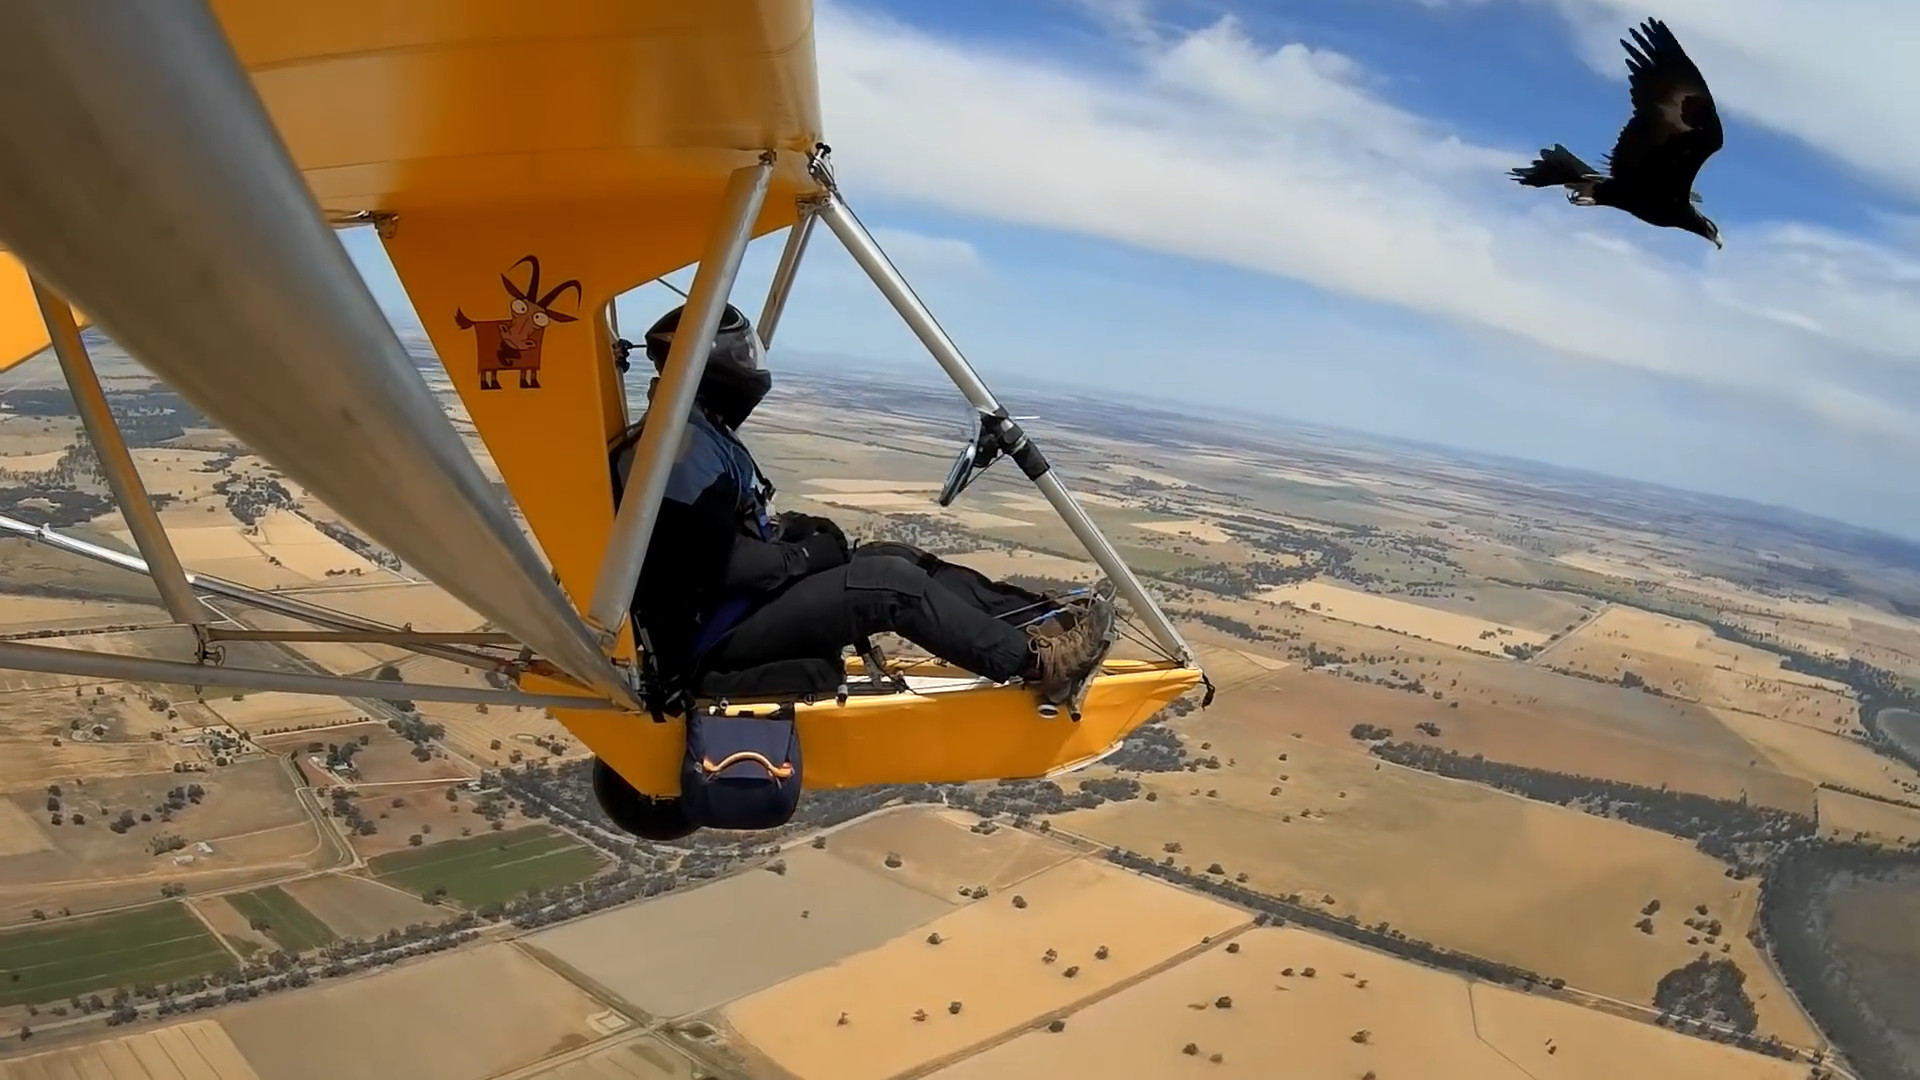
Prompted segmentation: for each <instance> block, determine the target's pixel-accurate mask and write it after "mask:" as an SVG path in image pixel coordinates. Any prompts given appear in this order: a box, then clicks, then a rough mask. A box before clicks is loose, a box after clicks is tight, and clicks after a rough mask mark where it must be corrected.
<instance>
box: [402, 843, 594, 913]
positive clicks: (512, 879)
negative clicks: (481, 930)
mask: <svg viewBox="0 0 1920 1080" xmlns="http://www.w3.org/2000/svg"><path fill="white" fill-rule="evenodd" d="M601 865H602V858H601V856H599V855H598V854H596V853H595V852H594V851H593V850H592V849H590V848H587V847H585V846H584V845H582V844H581V843H580V842H579V841H577V840H575V839H573V838H572V837H570V836H567V835H565V834H563V833H560V832H557V831H555V830H554V829H552V828H551V827H549V826H545V825H528V826H525V827H524V828H519V829H513V830H509V831H506V832H500V833H487V834H483V835H480V836H474V837H471V838H467V839H459V840H442V841H439V842H436V843H434V844H433V845H431V846H428V847H422V848H420V849H418V850H412V851H396V852H392V853H389V854H386V855H381V856H378V857H376V858H374V859H372V860H369V862H368V867H369V869H371V870H372V871H373V873H374V875H375V876H376V877H378V878H380V879H381V880H383V881H386V882H389V883H391V884H394V885H397V886H399V887H401V888H404V889H408V890H410V891H412V892H414V893H416V894H422V895H424V894H427V893H443V895H445V896H446V897H447V898H448V899H451V900H453V901H454V902H456V903H459V904H462V905H465V906H466V907H469V908H479V907H485V906H486V905H488V904H493V903H498V902H500V901H502V900H508V899H511V898H513V897H516V896H519V895H520V894H522V893H524V892H526V891H527V890H529V889H546V888H551V887H553V886H555V885H564V884H567V883H569V882H574V881H580V880H582V879H584V878H587V877H591V876H592V875H593V874H595V873H597V872H598V871H599V869H600V867H601Z"/></svg>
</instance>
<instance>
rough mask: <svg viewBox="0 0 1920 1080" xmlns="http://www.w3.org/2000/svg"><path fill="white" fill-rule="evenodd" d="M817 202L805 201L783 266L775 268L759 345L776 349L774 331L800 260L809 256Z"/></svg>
mask: <svg viewBox="0 0 1920 1080" xmlns="http://www.w3.org/2000/svg"><path fill="white" fill-rule="evenodd" d="M816 205H818V202H817V200H802V201H801V203H800V213H799V216H798V217H796V218H794V221H793V228H791V229H789V230H788V231H787V243H786V246H785V247H783V248H781V249H780V262H779V264H778V265H776V266H775V267H774V268H773V282H772V284H770V285H768V286H767V303H766V306H765V307H763V308H761V309H760V326H759V329H760V345H761V347H762V348H769V349H770V348H772V347H773V331H774V328H775V327H777V326H779V325H780V316H781V314H782V313H784V312H785V311H786V310H787V298H788V297H789V296H792V295H793V277H794V274H795V272H797V271H798V270H799V269H800V258H801V256H803V255H805V254H806V253H807V241H808V240H809V239H811V238H812V236H813V223H814V220H815V217H814V207H815V206H816Z"/></svg>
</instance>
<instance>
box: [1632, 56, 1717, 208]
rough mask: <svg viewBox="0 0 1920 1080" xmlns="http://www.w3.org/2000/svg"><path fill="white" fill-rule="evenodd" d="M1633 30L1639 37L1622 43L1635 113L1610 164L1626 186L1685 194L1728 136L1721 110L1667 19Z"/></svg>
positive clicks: (1649, 194)
mask: <svg viewBox="0 0 1920 1080" xmlns="http://www.w3.org/2000/svg"><path fill="white" fill-rule="evenodd" d="M1629 33H1631V34H1632V35H1633V41H1632V42H1627V41H1622V42H1621V43H1620V44H1621V46H1622V47H1624V48H1625V49H1626V50H1627V72H1628V77H1627V82H1628V86H1629V88H1630V90H1631V94H1632V98H1633V117H1632V119H1630V120H1628V121H1627V124H1626V126H1625V127H1623V128H1622V129H1621V130H1620V138H1619V140H1618V141H1617V142H1615V143H1614V147H1613V152H1612V153H1610V154H1608V155H1607V157H1606V162H1607V169H1608V172H1609V173H1610V174H1611V176H1612V178H1613V180H1614V182H1615V183H1616V184H1617V185H1618V186H1619V187H1621V188H1631V189H1635V191H1636V192H1638V193H1641V194H1643V195H1644V196H1646V197H1650V198H1660V197H1662V196H1665V197H1666V198H1678V199H1682V200H1684V199H1685V198H1686V197H1687V193H1688V192H1690V191H1691V190H1692V189H1693V181H1694V177H1695V176H1697V175H1698V174H1699V172H1700V167H1701V166H1702V165H1704V164H1706V161H1707V158H1709V157H1711V156H1713V154H1714V152H1716V151H1718V150H1719V149H1720V147H1721V144H1722V142H1723V141H1724V134H1723V132H1722V130H1721V127H1720V114H1719V112H1718V110H1717V109H1716V108H1715V106H1714V102H1713V93H1712V91H1710V90H1709V89H1708V88H1707V81H1706V79H1705V78H1703V77H1702V76H1701V74H1700V69H1699V68H1697V67H1695V66H1694V63H1693V61H1692V59H1690V58H1689V57H1688V56H1687V54H1686V50H1684V49H1682V48H1681V47H1680V42H1679V40H1678V39H1676V38H1675V37H1674V36H1673V32H1672V31H1671V30H1668V29H1667V26H1666V24H1665V23H1663V22H1661V21H1660V20H1658V19H1648V20H1647V21H1646V22H1645V23H1643V24H1642V25H1641V26H1639V27H1637V28H1635V29H1633V30H1631V31H1629ZM1623 194H1624V193H1623Z"/></svg>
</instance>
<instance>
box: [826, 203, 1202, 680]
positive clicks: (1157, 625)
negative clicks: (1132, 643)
mask: <svg viewBox="0 0 1920 1080" xmlns="http://www.w3.org/2000/svg"><path fill="white" fill-rule="evenodd" d="M816 213H817V214H818V215H819V216H820V217H822V218H824V219H825V220H826V223H827V227H828V228H830V229H832V230H833V234H834V235H835V236H837V237H839V238H840V243H841V244H842V245H843V246H845V247H846V249H847V253H848V254H849V255H852V256H853V260H854V261H855V262H857V263H859V264H860V268H861V269H862V270H864V271H866V273H867V276H868V277H869V278H872V279H873V283H874V284H875V285H876V286H878V287H879V289H880V291H881V293H882V294H884V295H885V296H886V298H887V302H888V303H890V304H892V305H893V309H894V310H895V311H897V312H899V313H900V318H901V319H902V320H904V321H905V322H906V324H907V327H908V328H909V329H911V330H912V331H913V333H914V336H915V337H918V338H919V339H920V343H921V344H922V345H925V346H926V347H927V351H928V352H930V353H932V354H933V358H934V360H936V361H938V362H939V364H940V366H941V367H942V368H944V369H945V370H946V373H947V376H948V377H949V378H951V379H952V380H953V384H954V385H955V386H957V387H959V388H960V393H962V394H963V395H965V396H966V399H967V401H968V402H969V403H971V404H972V405H973V407H974V408H975V409H978V410H979V411H980V412H982V413H985V414H987V415H989V416H999V417H1004V416H1006V410H1005V409H1003V408H1002V407H1001V405H1000V402H999V400H998V399H996V398H995V397H994V396H993V391H991V390H989V389H987V384H986V383H984V382H982V381H981V379H980V376H979V374H978V373H977V372H975V371H974V370H973V365H971V364H969V363H967V358H966V357H965V356H963V355H961V353H960V348H959V346H957V345H955V344H954V343H953V339H952V338H950V337H948V336H947V332H946V331H945V330H943V329H941V328H940V324H939V322H937V321H936V320H935V319H934V317H933V313H932V312H930V311H928V310H927V306H926V304H924V303H922V302H921V300H920V297H919V296H917V295H915V293H914V291H913V287H912V286H910V285H908V284H907V280H906V278H904V277H902V276H901V274H900V271H899V269H898V268H896V267H895V266H894V265H893V262H892V260H890V259H888V258H887V255H886V252H884V251H882V250H881V248H880V245H879V244H878V243H877V242H876V241H875V240H874V239H873V235H872V234H871V233H869V232H867V228H866V226H864V225H862V224H861V223H860V219H859V218H858V217H856V216H854V213H853V210H852V209H851V208H849V207H848V206H847V204H846V201H845V200H844V199H842V198H841V197H840V193H839V192H838V191H836V190H831V189H830V190H829V191H828V193H827V197H826V198H825V199H824V200H822V201H821V203H820V205H819V208H818V210H817V211H816ZM1033 483H1034V486H1035V487H1037V488H1039V489H1040V494H1042V495H1044V496H1046V499H1047V501H1048V502H1049V503H1052V504H1053V509H1054V512H1055V513H1057V514H1059V515H1060V520H1062V521H1064V522H1066V525H1067V528H1068V529H1071V530H1072V531H1073V535H1074V536H1075V537H1076V538H1078V539H1079V541H1080V543H1081V546H1083V547H1085V548H1086V549H1087V554H1088V555H1089V556H1091V557H1092V558H1093V561H1094V562H1095V563H1097V564H1098V565H1099V567H1100V569H1101V571H1102V572H1104V573H1105V574H1106V575H1107V578H1108V579H1109V580H1111V581H1112V582H1113V583H1114V586H1115V587H1116V588H1117V589H1118V590H1119V592H1120V595H1121V596H1123V597H1125V598H1126V601H1127V603H1128V604H1129V605H1131V606H1132V608H1133V610H1134V613H1135V614H1136V615H1138V616H1139V617H1140V618H1141V619H1142V620H1143V621H1144V622H1145V623H1146V628H1147V632H1148V633H1149V634H1151V635H1153V639H1154V641H1156V642H1157V643H1159V645H1160V647H1161V648H1163V649H1166V650H1167V651H1168V652H1169V653H1171V654H1173V655H1174V656H1175V657H1178V658H1179V660H1180V662H1181V663H1183V664H1188V665H1191V664H1193V663H1194V656H1193V649H1192V648H1191V647H1190V646H1188V644H1187V642H1186V639H1185V638H1183V637H1181V636H1180V631H1179V630H1178V629H1177V628H1175V626H1174V625H1173V622H1172V621H1171V620H1169V619H1168V618H1167V616H1166V613H1165V612H1163V611H1161V610H1160V605H1159V604H1157V603H1155V602H1154V599H1153V597H1152V595H1150V594H1149V593H1148V592H1147V589H1146V586H1145V585H1143V584H1141V582H1140V579H1139V578H1138V577H1137V576H1135V574H1134V572H1133V569H1132V568H1131V567H1129V566H1128V565H1127V564H1126V560H1124V559H1122V558H1121V557H1120V553H1119V552H1118V551H1115V550H1114V548H1113V545H1112V544H1111V543H1110V542H1108V540H1107V538H1106V536H1105V534H1103V533H1101V531H1100V526H1098V525H1096V524H1095V523H1094V521H1093V518H1091V517H1089V516H1088V515H1087V512H1086V510H1085V509H1083V508H1082V507H1081V506H1080V503H1079V502H1078V501H1077V500H1075V499H1074V497H1073V493H1072V492H1071V491H1069V490H1067V485H1066V484H1065V483H1064V482H1062V481H1061V479H1060V475H1059V473H1058V472H1057V471H1055V470H1054V469H1052V468H1051V467H1049V468H1048V469H1047V471H1046V472H1044V473H1042V474H1041V475H1039V476H1037V477H1034V479H1033Z"/></svg>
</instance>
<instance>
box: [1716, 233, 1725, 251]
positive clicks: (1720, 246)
mask: <svg viewBox="0 0 1920 1080" xmlns="http://www.w3.org/2000/svg"><path fill="white" fill-rule="evenodd" d="M1713 246H1714V249H1715V250H1718V251H1725V250H1726V249H1727V245H1726V244H1725V243H1723V242H1722V241H1721V239H1720V238H1719V237H1717V236H1716V237H1714V238H1713Z"/></svg>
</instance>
